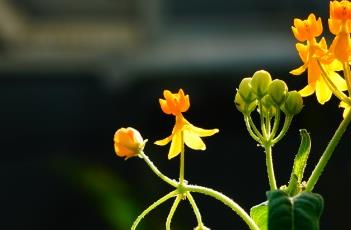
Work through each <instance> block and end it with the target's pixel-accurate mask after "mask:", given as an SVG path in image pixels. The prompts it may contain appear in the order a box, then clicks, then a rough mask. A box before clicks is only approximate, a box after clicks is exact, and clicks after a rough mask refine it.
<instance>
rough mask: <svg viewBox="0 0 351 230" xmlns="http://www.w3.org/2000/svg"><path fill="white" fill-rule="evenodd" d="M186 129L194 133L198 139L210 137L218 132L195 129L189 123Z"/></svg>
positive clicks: (215, 130) (216, 130)
mask: <svg viewBox="0 0 351 230" xmlns="http://www.w3.org/2000/svg"><path fill="white" fill-rule="evenodd" d="M187 129H189V130H190V131H191V132H193V133H196V134H197V135H198V136H200V137H208V136H212V135H214V134H216V133H218V132H219V130H218V129H202V128H199V127H196V126H194V125H192V124H190V123H189V124H188V125H187Z"/></svg>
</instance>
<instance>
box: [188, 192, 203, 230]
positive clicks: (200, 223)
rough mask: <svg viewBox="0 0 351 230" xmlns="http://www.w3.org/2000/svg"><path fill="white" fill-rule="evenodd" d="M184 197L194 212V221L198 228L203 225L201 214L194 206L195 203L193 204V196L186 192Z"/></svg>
mask: <svg viewBox="0 0 351 230" xmlns="http://www.w3.org/2000/svg"><path fill="white" fill-rule="evenodd" d="M186 196H187V197H188V200H189V203H190V205H191V207H192V208H193V211H194V214H195V216H196V220H197V224H198V226H203V225H204V224H203V223H202V217H201V213H200V210H199V208H198V207H197V205H196V202H195V200H194V198H193V196H192V195H191V193H190V192H187V193H186Z"/></svg>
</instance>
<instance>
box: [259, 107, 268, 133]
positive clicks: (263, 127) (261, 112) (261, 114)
mask: <svg viewBox="0 0 351 230" xmlns="http://www.w3.org/2000/svg"><path fill="white" fill-rule="evenodd" d="M258 108H259V110H260V118H261V131H262V135H263V138H264V139H265V140H267V133H266V128H265V123H264V115H263V111H262V103H261V101H259V102H258Z"/></svg>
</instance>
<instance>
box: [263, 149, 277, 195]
mask: <svg viewBox="0 0 351 230" xmlns="http://www.w3.org/2000/svg"><path fill="white" fill-rule="evenodd" d="M264 149H265V152H266V166H267V174H268V181H269V186H270V188H271V190H276V189H277V182H276V181H275V175H274V167H273V158H272V146H271V145H265V146H264Z"/></svg>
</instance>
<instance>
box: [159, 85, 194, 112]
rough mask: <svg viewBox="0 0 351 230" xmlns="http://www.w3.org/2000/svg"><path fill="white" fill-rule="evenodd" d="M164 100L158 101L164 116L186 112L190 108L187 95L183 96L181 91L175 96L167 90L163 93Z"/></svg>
mask: <svg viewBox="0 0 351 230" xmlns="http://www.w3.org/2000/svg"><path fill="white" fill-rule="evenodd" d="M163 96H164V97H165V100H164V99H159V101H160V105H161V109H162V111H163V112H164V113H166V114H173V115H174V116H177V115H179V114H180V113H183V112H186V111H187V110H188V109H189V107H190V102H189V95H186V96H185V95H184V92H183V90H182V89H180V90H179V92H178V93H177V94H173V93H171V92H170V91H169V90H164V91H163Z"/></svg>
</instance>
